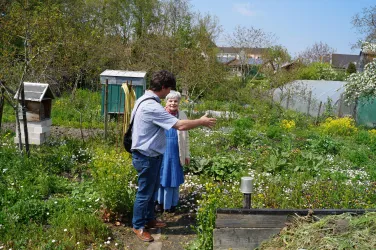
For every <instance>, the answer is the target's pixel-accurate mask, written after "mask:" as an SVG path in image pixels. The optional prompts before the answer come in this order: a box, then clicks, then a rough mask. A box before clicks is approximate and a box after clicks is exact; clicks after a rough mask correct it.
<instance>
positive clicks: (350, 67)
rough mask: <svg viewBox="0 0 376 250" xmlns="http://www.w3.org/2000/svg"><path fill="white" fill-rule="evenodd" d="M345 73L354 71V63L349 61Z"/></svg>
mask: <svg viewBox="0 0 376 250" xmlns="http://www.w3.org/2000/svg"><path fill="white" fill-rule="evenodd" d="M346 73H347V74H352V73H356V66H355V63H353V62H350V63H349V66H347V69H346Z"/></svg>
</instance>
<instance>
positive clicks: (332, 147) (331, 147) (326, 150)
mask: <svg viewBox="0 0 376 250" xmlns="http://www.w3.org/2000/svg"><path fill="white" fill-rule="evenodd" d="M341 146H342V144H341V143H339V142H337V141H335V140H333V139H332V138H331V137H329V136H322V137H319V138H317V139H312V140H311V141H310V146H309V147H310V149H312V150H313V151H315V152H317V153H320V154H333V155H335V154H338V153H339V151H340V149H341Z"/></svg>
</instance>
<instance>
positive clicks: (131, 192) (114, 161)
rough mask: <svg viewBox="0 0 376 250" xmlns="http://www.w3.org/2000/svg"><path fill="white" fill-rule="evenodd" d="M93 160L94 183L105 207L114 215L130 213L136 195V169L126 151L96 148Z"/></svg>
mask: <svg viewBox="0 0 376 250" xmlns="http://www.w3.org/2000/svg"><path fill="white" fill-rule="evenodd" d="M95 155H96V157H95V158H94V160H93V170H92V174H93V177H94V183H95V184H96V185H95V186H96V189H97V190H98V192H99V194H100V196H101V197H102V199H103V201H104V205H105V208H106V209H107V210H108V212H111V214H112V213H113V214H114V215H115V216H117V215H118V216H122V215H124V214H130V213H131V212H132V210H133V203H134V198H135V196H136V185H135V183H136V177H137V174H136V171H135V169H134V168H133V166H132V165H131V158H130V157H129V154H128V153H126V152H121V153H118V152H116V151H115V150H111V151H109V152H107V151H104V150H102V149H97V150H96V152H95Z"/></svg>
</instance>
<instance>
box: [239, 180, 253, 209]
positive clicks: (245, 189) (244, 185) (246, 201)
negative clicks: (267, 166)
mask: <svg viewBox="0 0 376 250" xmlns="http://www.w3.org/2000/svg"><path fill="white" fill-rule="evenodd" d="M240 192H242V193H243V195H244V197H243V209H250V208H251V194H252V192H253V178H252V177H242V178H241V181H240Z"/></svg>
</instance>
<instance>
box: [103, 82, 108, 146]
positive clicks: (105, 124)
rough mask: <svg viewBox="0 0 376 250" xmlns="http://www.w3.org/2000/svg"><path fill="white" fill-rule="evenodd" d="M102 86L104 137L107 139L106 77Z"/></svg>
mask: <svg viewBox="0 0 376 250" xmlns="http://www.w3.org/2000/svg"><path fill="white" fill-rule="evenodd" d="M104 88H105V89H104V139H107V114H108V79H106V84H105V85H104Z"/></svg>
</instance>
